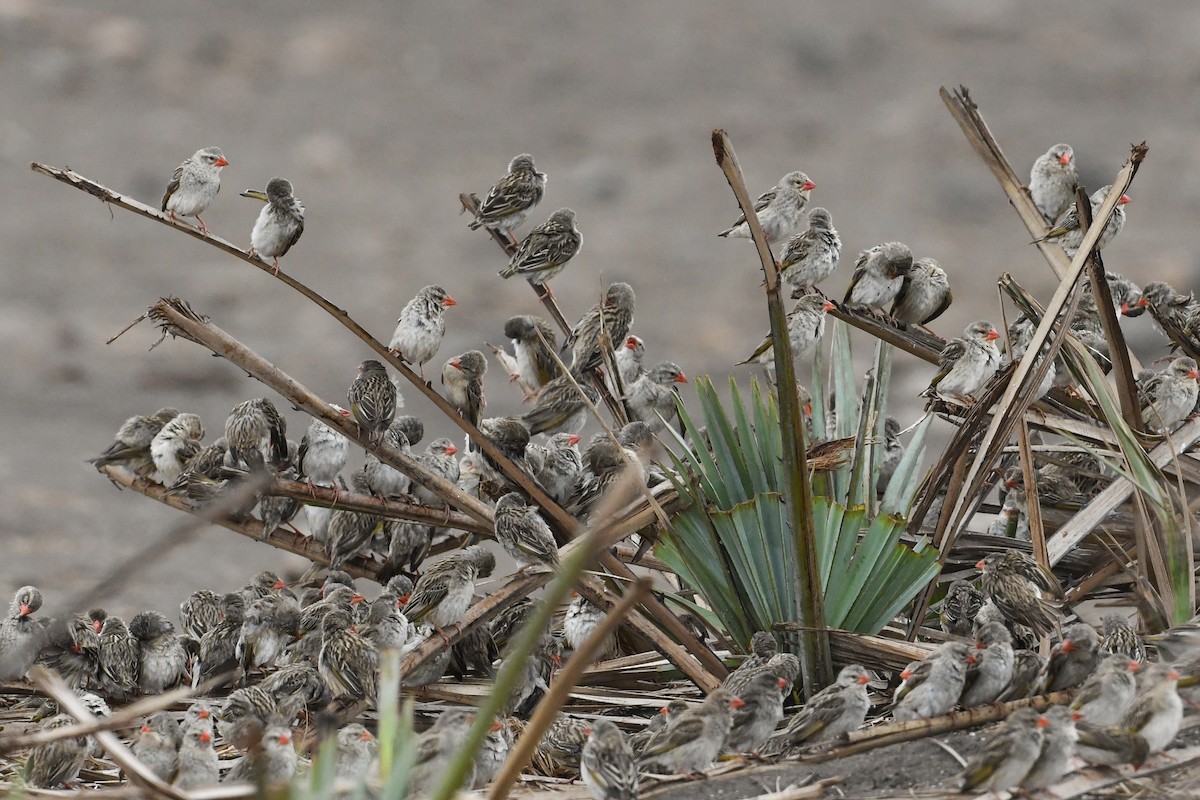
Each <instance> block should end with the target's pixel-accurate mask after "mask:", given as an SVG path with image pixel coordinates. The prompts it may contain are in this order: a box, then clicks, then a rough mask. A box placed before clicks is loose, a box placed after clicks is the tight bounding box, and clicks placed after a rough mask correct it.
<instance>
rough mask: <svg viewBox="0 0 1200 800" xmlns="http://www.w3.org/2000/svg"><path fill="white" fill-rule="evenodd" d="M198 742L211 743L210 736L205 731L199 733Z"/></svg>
mask: <svg viewBox="0 0 1200 800" xmlns="http://www.w3.org/2000/svg"><path fill="white" fill-rule="evenodd" d="M200 741H202V742H205V743H207V742H211V741H212V734H211V733H210V732H209V731H207V730H203V731H200Z"/></svg>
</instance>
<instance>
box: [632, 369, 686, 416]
mask: <svg viewBox="0 0 1200 800" xmlns="http://www.w3.org/2000/svg"><path fill="white" fill-rule="evenodd" d="M687 382H688V379H687V376H686V375H684V374H683V370H682V369H680V367H679V365H678V364H674V363H672V362H670V361H664V362H663V363H661V364H659V365H657V366H656V367H654V369H652V370H650V371H649V372H647V373H646V374H645V375H643V376H642V377H640V378H638V379H637V380H636V381H635V382H634V383H633V385H631V386H630V387H629V388H628V389H626V391H625V405H626V407H627V408H628V409H629V414H630V421H631V422H645V423H646V424H647V425H648V426H649V427H650V430H651V431H659V430H662V429H663V427H664V426H666V425H670V424H671V423H672V421H673V420H675V419H676V418H677V417H678V416H679V410H678V408H677V407H676V405H675V403H676V400H677V399H678V397H679V394H678V392H677V391H676V388H675V385H676V384H678V383H687Z"/></svg>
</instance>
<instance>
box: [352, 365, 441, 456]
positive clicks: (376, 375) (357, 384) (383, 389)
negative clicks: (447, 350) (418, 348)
mask: <svg viewBox="0 0 1200 800" xmlns="http://www.w3.org/2000/svg"><path fill="white" fill-rule="evenodd" d="M431 357H432V354H431ZM398 395H399V393H398V392H397V391H396V386H395V384H393V383H392V381H391V379H390V378H389V377H388V374H387V368H386V367H384V366H383V364H381V363H379V362H378V361H376V360H375V359H373V358H368V359H367V360H366V361H364V362H362V363H361V364H359V365H358V376H357V377H356V378H355V379H354V383H352V384H350V391H349V392H348V393H347V398H348V399H349V401H350V412H351V413H352V414H354V420H355V421H356V422H357V423H358V427H359V430H360V431H362V432H363V433H364V434H366V436H367V438H368V439H370V441H371V442H373V443H375V444H378V443H379V442H380V441H381V440H382V439H383V435H384V433H386V432H387V429H388V428H389V427H390V426H391V424H392V419H393V418H394V417H395V416H396V401H397V397H398Z"/></svg>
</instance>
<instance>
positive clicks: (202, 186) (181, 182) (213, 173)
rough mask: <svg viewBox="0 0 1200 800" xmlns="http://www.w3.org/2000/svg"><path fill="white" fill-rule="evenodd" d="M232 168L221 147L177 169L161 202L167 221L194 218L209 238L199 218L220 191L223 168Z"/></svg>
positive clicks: (208, 149)
mask: <svg viewBox="0 0 1200 800" xmlns="http://www.w3.org/2000/svg"><path fill="white" fill-rule="evenodd" d="M227 166H229V162H228V161H226V160H225V154H224V153H222V152H221V148H219V147H205V148H203V149H201V150H197V151H196V152H195V153H193V154H192V157H191V158H189V159H188V160H187V161H184V162H183V163H182V164H180V165H179V166H178V167H176V168H175V172H174V173H173V174H172V175H171V182H170V183H168V184H167V191H166V194H164V195H163V199H162V209H161V210H162V211H165V212H166V214H167V219H170V220H171V221H175V220H176V219H177V218H178V217H195V218H196V223H197V224H198V225H199V226H200V231H201V233H203V234H204V235H205V236H207V235H208V226H207V225H205V224H204V220H203V219H201V218H200V215H201V214H203V213H204V211H205V209H207V208H208V207H209V205H210V204H211V203H212V201H213V200H215V199H216V197H217V192H219V191H221V167H227Z"/></svg>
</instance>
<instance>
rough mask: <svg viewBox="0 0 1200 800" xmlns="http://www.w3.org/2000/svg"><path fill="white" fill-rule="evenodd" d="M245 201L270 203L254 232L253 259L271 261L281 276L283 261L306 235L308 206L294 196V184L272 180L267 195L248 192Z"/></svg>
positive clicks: (255, 191) (251, 251)
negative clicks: (305, 226)
mask: <svg viewBox="0 0 1200 800" xmlns="http://www.w3.org/2000/svg"><path fill="white" fill-rule="evenodd" d="M242 197H250V198H253V199H255V200H261V201H263V202H264V203H266V205H265V206H263V210H262V211H260V212H258V219H256V220H255V221H254V228H253V229H252V230H251V231H250V249H249V250H248V251H247V252H248V253H249V254H250V256H251V257H254V256H258V257H259V258H262V259H268V258H269V259H271V266H273V267H274V268H275V274H276V275H278V274H279V259H281V258H283V256H285V255H286V254H287V251H288V250H291V249H292V247H293V246H294V245H295V244H296V242H298V241H300V235H301V234H302V233H304V205H303V204H302V203H301V202H300V201H299V200H298V199H296V196H295V195H293V194H292V183H291V181H288V180H285V179H283V178H271V180H269V181H267V190H266V191H265V192H263V191H260V190H258V189H247V190H246V191H244V192H242Z"/></svg>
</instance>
